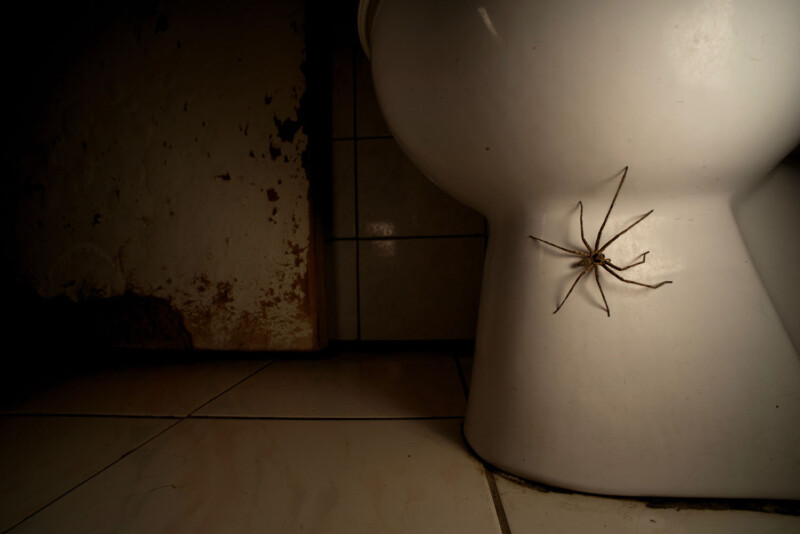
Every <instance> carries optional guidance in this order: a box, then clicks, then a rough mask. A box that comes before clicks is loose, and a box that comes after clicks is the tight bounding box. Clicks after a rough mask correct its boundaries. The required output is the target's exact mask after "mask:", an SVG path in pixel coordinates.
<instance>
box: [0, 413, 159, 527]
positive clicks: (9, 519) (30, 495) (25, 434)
mask: <svg viewBox="0 0 800 534" xmlns="http://www.w3.org/2000/svg"><path fill="white" fill-rule="evenodd" d="M173 423H174V421H173V420H168V419H166V420H165V419H132V418H126V419H116V418H105V417H102V418H98V417H68V418H64V417H10V416H7V417H0V531H4V530H5V529H7V528H9V527H11V526H12V525H14V524H16V523H18V522H19V521H22V520H23V519H25V517H27V516H28V515H29V514H31V513H33V512H35V511H36V510H38V509H39V508H41V507H42V506H44V505H46V504H48V503H49V502H51V501H52V500H54V499H56V498H57V497H59V496H61V495H62V494H63V493H65V492H66V491H68V490H70V489H71V488H73V487H75V486H76V485H77V484H79V483H81V482H83V481H84V480H86V479H87V478H89V477H90V476H92V475H94V474H95V473H97V472H98V471H100V470H101V469H103V468H104V467H106V466H108V465H109V464H111V463H112V462H114V461H115V460H117V459H119V458H120V457H122V455H124V454H125V453H127V452H129V451H130V450H132V449H134V448H135V447H137V446H139V445H141V444H142V443H144V442H145V441H147V440H148V439H150V438H151V437H153V436H155V435H156V434H157V433H158V432H160V431H162V430H164V429H165V428H167V427H168V426H169V425H171V424H173ZM58 531H59V529H58V528H56V529H54V530H51V531H50V532H58Z"/></svg>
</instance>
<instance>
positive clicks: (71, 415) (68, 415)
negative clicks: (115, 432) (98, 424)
mask: <svg viewBox="0 0 800 534" xmlns="http://www.w3.org/2000/svg"><path fill="white" fill-rule="evenodd" d="M4 417H5V418H11V417H16V418H30V419H37V418H41V419H43V418H47V417H55V418H64V419H163V420H170V419H172V420H181V419H186V417H188V414H186V415H174V414H135V413H133V414H131V413H103V412H88V411H87V412H13V413H12V412H9V413H2V414H0V419H2V418H4Z"/></svg>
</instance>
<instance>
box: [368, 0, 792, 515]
mask: <svg viewBox="0 0 800 534" xmlns="http://www.w3.org/2000/svg"><path fill="white" fill-rule="evenodd" d="M359 17H360V21H359V22H360V32H361V37H362V42H363V44H364V47H365V50H366V51H367V53H368V54H369V55H370V57H371V61H372V70H373V76H374V82H375V89H376V93H377V95H378V100H379V103H380V105H381V108H382V110H383V113H384V115H385V118H386V121H387V123H388V125H389V127H390V128H391V130H392V133H393V134H394V136H395V138H396V140H397V142H398V143H399V144H400V146H401V147H402V148H403V149H404V150H405V151H406V153H407V154H408V155H409V157H410V158H411V159H412V160H413V161H414V162H415V163H416V164H417V165H418V166H419V168H420V169H421V170H422V171H423V172H424V173H425V174H426V175H427V176H428V177H429V178H430V179H431V180H432V181H434V182H435V183H436V184H438V185H439V186H440V187H441V188H442V189H444V190H445V191H447V192H449V193H450V194H452V195H453V196H454V197H456V198H458V199H459V200H461V201H462V202H463V203H465V204H467V205H469V206H471V207H473V208H475V209H476V210H478V211H480V212H481V213H483V214H484V215H485V216H486V218H487V220H488V221H489V227H490V238H489V248H488V251H487V258H486V266H485V270H484V282H483V289H482V293H481V304H480V306H481V308H480V318H479V324H478V333H477V348H476V355H475V363H474V368H473V375H472V384H471V390H470V398H469V405H468V410H467V417H466V421H465V434H466V437H467V439H468V441H469V443H470V445H471V446H472V447H473V448H474V450H475V451H476V452H477V453H478V454H479V455H480V456H481V457H483V458H484V459H485V460H487V461H488V462H490V463H492V464H494V465H495V466H497V467H499V468H501V469H503V470H505V471H508V472H510V473H513V474H516V475H518V476H521V477H524V478H528V479H532V480H536V481H540V482H543V483H547V484H552V485H556V486H561V487H566V488H571V489H575V490H581V491H587V492H594V493H603V494H616V495H649V496H665V497H668V496H676V497H744V498H778V499H800V357H799V356H798V347H796V346H794V345H793V344H792V341H791V337H790V335H789V334H788V332H787V327H788V328H792V325H797V323H798V321H797V320H796V318H787V317H783V318H782V317H780V316H779V314H778V312H777V311H776V308H775V306H774V305H773V301H772V300H771V298H770V296H769V294H768V293H767V291H766V290H765V288H764V285H763V284H762V282H761V279H760V277H759V274H758V272H757V271H756V269H755V267H754V265H753V261H751V258H750V254H749V252H748V249H747V248H746V247H745V244H744V242H743V240H742V238H741V234H740V231H739V227H738V225H737V222H736V219H735V218H734V215H733V210H732V205H733V204H734V202H735V201H737V199H740V198H744V197H746V195H747V194H748V192H749V191H751V190H752V189H753V188H755V187H756V186H757V185H758V183H759V181H760V180H762V179H763V177H764V176H766V175H767V174H768V172H769V171H770V169H772V168H773V167H774V166H775V165H776V164H777V163H778V162H780V160H781V159H782V158H783V157H784V156H785V155H786V154H787V153H788V152H790V151H791V150H792V148H793V147H795V146H796V145H797V144H798V142H800V30H798V28H800V2H798V1H797V0H770V1H766V2H754V1H752V0H749V1H745V0H706V1H701V0H694V1H679V0H652V1H648V2H629V1H626V0H607V1H603V2H586V1H583V0H550V1H548V0H484V1H479V2H470V1H468V0H457V1H456V0H453V1H446V0H437V1H430V0H372V1H370V0H362V3H361V6H360V12H359ZM626 166H627V167H628V169H629V170H628V173H627V177H626V180H625V183H624V186H623V187H622V188H621V190H620V192H619V196H618V198H617V199H616V201H615V204H614V208H613V211H612V212H611V214H610V216H609V218H608V222H607V224H606V226H605V227H604V229H603V236H604V239H603V241H605V240H607V239H609V238H611V237H612V236H613V235H615V234H616V233H617V232H619V231H621V230H622V229H624V228H625V227H627V226H629V225H630V224H631V223H633V222H635V221H636V220H637V218H639V217H640V216H642V215H644V214H645V213H647V212H648V211H650V210H651V209H652V210H654V211H653V213H652V214H651V215H650V216H649V217H647V218H646V219H644V220H643V221H642V222H641V223H640V224H638V225H636V226H634V227H633V228H632V229H631V230H630V231H628V232H627V233H625V234H624V235H622V236H621V237H620V238H619V239H618V240H616V241H615V242H614V243H613V244H612V245H610V246H609V247H608V248H607V249H606V250H605V251H604V253H605V255H606V256H607V257H608V258H610V259H611V260H612V261H613V262H614V263H615V264H616V265H618V266H620V267H623V266H626V265H628V264H630V263H635V262H636V261H638V259H639V258H640V254H642V253H643V252H646V251H649V254H648V255H647V257H646V263H643V264H640V265H637V266H635V267H632V268H631V269H629V270H626V271H623V272H618V273H617V274H619V275H621V276H623V277H624V278H626V279H630V280H635V281H639V282H643V283H647V284H654V283H657V282H660V281H664V280H671V281H672V282H673V283H672V284H666V285H663V286H661V287H659V288H658V289H650V288H645V287H639V286H635V285H632V284H626V283H623V282H621V281H619V280H617V279H615V278H614V277H613V276H611V275H610V274H608V273H607V272H606V271H605V270H600V271H599V273H600V282H601V284H602V288H603V290H604V295H605V297H606V298H607V301H608V308H609V310H610V316H609V315H608V314H607V313H606V310H605V309H604V302H603V298H602V296H601V294H600V292H599V289H598V287H597V283H596V280H595V278H594V273H593V272H589V273H588V275H587V276H585V277H584V278H583V279H582V280H580V282H579V283H578V284H577V285H576V287H575V289H574V291H573V292H572V294H571V295H570V296H569V299H568V300H567V301H566V303H565V304H564V306H563V307H562V308H561V309H560V310H559V311H558V313H555V314H554V313H553V311H554V309H555V308H556V306H557V305H558V303H559V302H561V300H562V299H563V298H564V295H565V294H566V293H567V291H568V290H569V288H570V286H571V284H572V283H573V281H574V280H575V278H576V276H577V275H578V273H579V272H580V267H576V261H577V260H580V259H581V258H579V257H577V256H575V255H571V254H567V253H565V252H562V251H559V250H558V249H556V248H554V247H550V246H548V245H546V244H543V243H541V242H537V241H534V240H533V239H530V238H529V236H530V235H534V236H537V237H539V238H542V239H545V240H547V241H550V242H552V243H554V244H558V245H560V246H562V247H565V248H568V249H575V250H581V251H582V250H585V247H584V245H583V243H582V241H581V235H580V227H579V208H578V201H582V204H583V217H584V228H585V234H586V241H588V242H589V244H591V245H593V244H594V242H595V237H596V235H597V232H598V229H599V228H600V225H601V223H602V222H603V218H604V217H605V215H606V212H607V210H608V209H609V206H610V204H611V201H612V198H613V196H614V193H615V190H616V188H617V185H618V183H619V180H620V178H621V176H622V172H623V168H625V167H626ZM798 207H800V206H798ZM764 209H766V208H764ZM751 219H752V217H751ZM756 219H757V218H756ZM756 233H757V232H756ZM767 239H768V240H773V241H774V244H773V247H785V249H787V250H790V258H791V254H794V258H797V257H798V255H797V252H794V249H795V248H797V245H798V238H797V228H786V229H784V230H783V231H782V233H781V231H778V232H777V233H770V234H767ZM787 261H789V259H787ZM615 272H616V271H615ZM795 278H796V277H795ZM786 287H787V290H788V291H796V292H797V293H798V294H797V295H796V296H797V298H800V290H798V288H800V285H798V283H797V282H796V281H795V280H789V281H787V286H786ZM794 338H795V339H798V337H797V336H796V335H795V337H794Z"/></svg>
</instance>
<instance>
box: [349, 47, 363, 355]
mask: <svg viewBox="0 0 800 534" xmlns="http://www.w3.org/2000/svg"><path fill="white" fill-rule="evenodd" d="M358 53H359V49H358V45H357V44H356V45H354V46H353V54H352V57H351V61H352V62H353V69H352V70H353V184H354V191H353V195H354V197H353V204H354V206H355V210H356V213H355V226H356V228H355V231H356V239H355V242H356V339H357V340H358V341H361V247H360V241H361V240H360V237H361V236H360V232H359V221H358V89H357V87H358Z"/></svg>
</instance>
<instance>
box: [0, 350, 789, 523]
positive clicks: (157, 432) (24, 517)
mask: <svg viewBox="0 0 800 534" xmlns="http://www.w3.org/2000/svg"><path fill="white" fill-rule="evenodd" d="M468 368H469V358H468V356H466V355H464V354H462V353H459V352H458V351H455V352H454V351H441V350H440V351H436V352H413V353H412V352H393V353H380V354H371V353H363V352H362V353H344V354H340V355H337V356H335V357H332V358H329V359H319V360H312V359H303V360H276V361H219V362H199V363H193V364H175V363H173V364H169V365H138V366H132V367H123V368H116V369H107V370H96V371H92V372H83V373H74V374H73V376H71V377H69V378H63V379H61V380H60V381H56V382H51V383H50V384H49V385H48V386H47V387H44V388H40V389H39V390H37V391H36V392H35V393H34V392H31V393H29V394H28V395H27V396H21V397H19V396H18V397H17V398H16V400H15V401H13V402H9V403H7V405H6V406H4V407H3V409H2V411H0V531H2V532H13V533H15V534H16V533H22V532H81V533H86V532H148V533H156V532H170V533H172V532H192V533H194V532H225V533H230V532H324V533H336V532H347V533H354V532H365V533H367V532H368V533H392V532H398V533H399V532H403V533H405V532H408V533H426V532H431V533H437V534H438V533H445V532H454V533H467V534H468V533H481V534H484V533H487V534H489V533H508V532H512V533H530V532H544V533H560V532H565V533H566V532H569V533H576V532H588V533H593V532H616V533H633V532H637V533H638V532H642V533H660V532H665V533H666V532H669V533H675V532H679V533H722V532H725V533H739V532H742V533H744V532H776V533H784V532H786V533H789V532H794V533H797V532H800V515H796V514H797V513H798V508H800V507H798V506H794V504H796V503H789V504H788V506H787V505H786V503H777V507H776V504H775V503H758V502H756V503H750V504H749V508H750V510H744V509H741V508H742V506H738V508H739V509H730V506H720V505H719V503H711V504H709V503H708V502H706V503H703V502H699V501H698V502H683V503H677V502H666V505H665V503H664V502H660V503H659V502H656V501H650V502H647V501H643V500H630V499H618V498H604V497H599V496H592V495H583V494H574V493H570V492H566V491H561V490H556V489H554V488H545V487H542V486H536V485H534V484H528V483H521V482H518V481H516V480H514V479H512V478H509V477H506V476H503V475H501V474H499V473H497V472H495V471H494V470H493V469H492V468H490V467H488V466H484V465H483V464H482V463H481V462H480V461H479V460H478V459H476V458H475V457H474V456H473V455H472V454H471V453H470V451H469V449H468V448H467V446H466V445H465V443H464V441H463V439H462V435H461V424H462V416H463V413H464V408H465V399H466V393H465V392H466V390H467V384H468V380H467V378H468ZM465 371H466V372H465ZM698 503H699V504H698ZM712 505H714V506H712ZM753 509H755V510H759V511H753ZM775 510H778V512H775ZM793 514H795V515H793Z"/></svg>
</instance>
